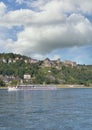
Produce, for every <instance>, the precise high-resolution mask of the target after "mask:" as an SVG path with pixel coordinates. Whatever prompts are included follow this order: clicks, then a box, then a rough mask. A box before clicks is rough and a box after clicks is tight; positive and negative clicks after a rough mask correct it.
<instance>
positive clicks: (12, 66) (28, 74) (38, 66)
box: [0, 53, 92, 86]
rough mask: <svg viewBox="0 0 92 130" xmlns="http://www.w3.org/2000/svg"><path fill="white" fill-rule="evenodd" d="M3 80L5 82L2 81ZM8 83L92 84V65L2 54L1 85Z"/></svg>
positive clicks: (0, 61)
mask: <svg viewBox="0 0 92 130" xmlns="http://www.w3.org/2000/svg"><path fill="white" fill-rule="evenodd" d="M2 81H3V82H2ZM8 83H32V84H43V83H45V84H84V85H88V86H89V85H91V84H92V65H77V64H76V63H75V62H72V61H70V62H69V61H68V62H61V61H60V59H57V60H55V61H51V60H50V59H48V58H46V59H45V60H43V61H39V60H36V59H32V58H30V57H27V56H22V55H19V54H13V53H7V54H6V53H3V54H0V85H2V86H3V85H4V84H8Z"/></svg>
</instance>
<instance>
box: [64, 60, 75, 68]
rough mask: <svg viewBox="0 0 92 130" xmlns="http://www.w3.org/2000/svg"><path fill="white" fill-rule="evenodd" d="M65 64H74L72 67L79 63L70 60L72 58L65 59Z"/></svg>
mask: <svg viewBox="0 0 92 130" xmlns="http://www.w3.org/2000/svg"><path fill="white" fill-rule="evenodd" d="M64 65H65V66H69V65H70V66H72V67H75V66H77V64H76V62H73V61H70V60H65V61H64Z"/></svg>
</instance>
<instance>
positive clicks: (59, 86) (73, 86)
mask: <svg viewBox="0 0 92 130" xmlns="http://www.w3.org/2000/svg"><path fill="white" fill-rule="evenodd" d="M43 86H44V85H43ZM46 86H56V88H57V89H60V88H92V86H84V85H73V84H72V85H69V84H59V85H55V84H51V85H48V84H46ZM0 89H1V90H2V89H5V90H6V89H8V87H0Z"/></svg>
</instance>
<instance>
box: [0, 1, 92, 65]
mask: <svg viewBox="0 0 92 130" xmlns="http://www.w3.org/2000/svg"><path fill="white" fill-rule="evenodd" d="M10 52H13V53H16V54H22V55H26V56H30V57H32V58H35V59H39V60H42V59H45V58H47V57H48V58H50V59H52V60H56V59H57V58H60V59H61V61H64V60H71V61H75V62H77V63H78V64H92V0H0V53H10Z"/></svg>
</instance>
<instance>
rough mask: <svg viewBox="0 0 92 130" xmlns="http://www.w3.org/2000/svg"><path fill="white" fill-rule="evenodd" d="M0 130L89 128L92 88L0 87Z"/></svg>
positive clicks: (70, 129)
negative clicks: (24, 89)
mask: <svg viewBox="0 0 92 130" xmlns="http://www.w3.org/2000/svg"><path fill="white" fill-rule="evenodd" d="M0 130H92V89H73V88H69V89H60V90H55V91H15V92H8V91H7V90H0Z"/></svg>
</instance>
